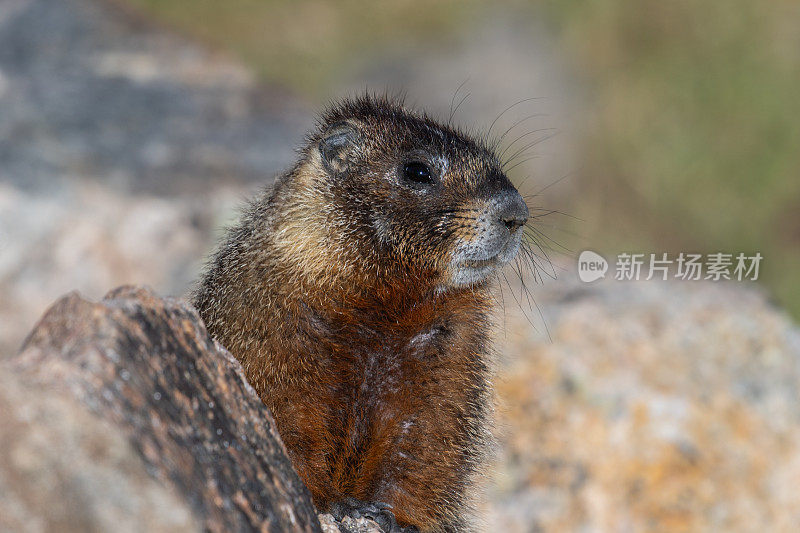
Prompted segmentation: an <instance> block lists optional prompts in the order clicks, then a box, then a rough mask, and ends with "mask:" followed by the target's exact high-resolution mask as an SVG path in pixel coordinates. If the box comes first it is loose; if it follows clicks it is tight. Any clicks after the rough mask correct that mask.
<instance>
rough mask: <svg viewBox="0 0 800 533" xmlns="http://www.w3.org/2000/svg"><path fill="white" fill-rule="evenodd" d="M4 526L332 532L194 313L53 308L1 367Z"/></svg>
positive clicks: (131, 306) (266, 417) (121, 301)
mask: <svg viewBox="0 0 800 533" xmlns="http://www.w3.org/2000/svg"><path fill="white" fill-rule="evenodd" d="M0 377H1V378H2V379H0V405H2V409H0V413H2V415H0V422H1V423H2V427H3V429H4V431H3V436H2V448H1V449H0V488H2V490H1V491H0V511H2V512H0V526H2V527H3V528H4V529H5V528H8V529H13V530H17V529H20V530H41V529H45V530H53V531H55V530H57V531H109V530H114V531H125V530H127V531H168V530H169V531H183V530H187V531H189V530H198V529H202V530H208V531H252V530H257V531H281V532H283V531H320V526H319V522H318V519H317V517H316V511H315V509H314V507H313V505H312V503H311V500H310V496H309V493H308V491H307V489H306V488H305V486H304V485H303V484H302V482H301V481H300V479H299V478H298V477H297V475H296V473H295V472H294V470H293V469H292V466H291V463H290V461H289V459H288V457H287V455H286V450H285V448H284V447H283V444H282V443H281V441H280V438H279V436H278V433H277V431H276V429H275V425H274V422H273V420H272V418H271V415H270V414H269V411H268V410H267V409H266V407H264V405H263V404H262V403H261V401H260V400H259V399H258V397H257V395H256V394H255V391H254V390H253V389H252V388H251V387H250V386H249V385H248V384H247V382H246V381H245V378H244V374H243V372H242V370H241V367H240V366H239V363H238V362H237V361H235V360H234V359H233V357H232V356H231V355H230V354H229V353H228V352H227V351H225V350H224V349H223V348H222V347H221V346H220V345H219V344H217V343H216V342H215V341H213V340H212V339H211V338H210V337H209V336H208V335H207V333H206V331H205V328H204V326H203V324H202V321H201V320H200V318H199V315H198V314H197V313H196V311H194V309H192V308H191V306H189V305H188V304H186V303H184V302H182V301H180V300H176V299H161V298H159V297H157V296H156V295H155V294H153V293H152V292H150V291H149V290H147V289H142V288H135V287H123V288H120V289H117V290H115V291H112V292H111V293H109V294H108V295H107V296H106V297H105V298H104V299H103V300H102V301H101V302H99V303H93V302H90V301H87V300H85V299H83V298H81V297H80V296H79V295H78V294H75V293H73V294H70V295H68V296H66V297H64V298H62V299H61V300H59V301H58V302H57V303H56V304H54V305H53V306H52V307H51V308H50V309H49V310H48V311H47V313H46V314H45V316H44V317H43V318H42V319H41V321H40V322H39V324H38V325H37V326H36V328H35V329H34V331H33V332H32V333H31V334H30V336H29V337H28V339H27V340H26V342H25V345H24V348H23V350H22V352H21V353H20V354H19V355H18V356H16V357H14V358H12V359H11V360H8V361H5V362H4V363H3V366H2V367H0Z"/></svg>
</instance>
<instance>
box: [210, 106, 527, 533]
mask: <svg viewBox="0 0 800 533" xmlns="http://www.w3.org/2000/svg"><path fill="white" fill-rule="evenodd" d="M527 220H528V208H527V206H526V204H525V202H524V200H523V198H522V197H521V196H520V194H519V193H518V192H517V190H516V189H515V188H514V186H513V185H512V184H511V182H510V181H509V179H508V178H507V177H506V175H505V174H504V172H503V168H502V165H501V163H500V161H499V158H498V156H497V155H496V154H495V152H494V151H493V150H492V149H490V148H489V147H488V145H487V143H486V142H484V141H481V140H478V139H476V138H473V137H471V136H469V135H467V134H465V133H464V132H462V131H459V130H457V129H456V128H454V127H451V126H449V125H444V124H440V123H437V122H436V121H434V120H433V119H431V118H430V117H428V116H427V115H424V114H421V113H417V112H414V111H410V110H408V109H406V108H404V107H403V105H402V103H401V102H398V101H395V100H393V99H390V98H387V97H375V96H364V97H360V98H356V99H351V100H346V101H344V102H342V103H340V104H338V105H335V106H332V107H331V108H330V109H329V110H328V111H327V112H325V113H324V114H323V115H322V117H321V119H320V121H319V127H318V129H317V130H316V131H315V132H313V133H311V134H310V135H309V136H308V138H307V143H306V145H305V147H304V148H302V150H301V151H300V154H299V161H298V162H297V163H296V165H295V166H294V167H293V168H292V169H291V170H290V171H289V172H287V173H286V174H284V175H283V176H281V177H280V178H278V179H277V180H276V183H275V185H274V187H272V188H271V189H268V190H266V191H265V192H264V193H263V194H262V195H261V196H260V197H258V198H257V199H255V201H253V202H252V203H250V204H249V207H247V208H246V210H245V212H244V213H243V216H242V217H241V220H240V221H239V223H238V225H236V226H235V227H233V228H231V229H230V230H229V232H228V234H227V236H226V237H225V238H224V240H223V242H222V244H221V246H220V248H219V250H218V251H217V252H216V253H215V255H213V257H212V258H211V260H210V262H209V264H208V266H207V271H206V272H205V274H204V276H203V277H202V279H201V281H200V284H199V287H198V289H197V291H196V293H195V295H194V302H195V305H196V306H197V308H198V309H199V311H200V314H201V315H202V317H203V319H204V321H205V323H206V326H207V327H208V330H209V332H210V333H211V334H212V335H213V336H214V337H215V338H217V339H218V340H219V341H220V342H221V343H222V344H223V345H224V346H225V347H226V348H227V349H228V350H230V352H231V353H232V354H233V355H234V356H235V357H237V358H238V359H239V360H240V361H241V363H242V365H243V367H244V370H245V372H246V375H247V378H248V379H249V380H250V383H251V384H252V385H253V387H254V388H255V390H256V391H257V392H258V394H259V395H260V396H261V399H262V400H263V401H264V403H265V404H266V405H267V406H268V407H269V409H270V410H271V411H272V414H273V415H274V418H275V421H276V423H277V426H278V430H279V432H280V435H281V437H282V438H283V441H284V443H285V444H286V448H287V449H288V451H289V455H290V457H291V460H292V462H293V464H294V466H295V467H296V469H297V472H298V473H299V475H300V477H301V478H302V479H303V481H304V482H305V483H306V484H307V485H308V488H309V489H310V492H311V494H312V496H313V499H314V503H315V504H316V505H317V507H318V508H319V509H320V510H321V511H331V512H334V513H335V514H336V513H339V514H341V513H348V512H350V513H352V514H354V515H356V516H358V513H357V512H358V511H360V512H361V513H362V514H365V513H366V514H367V515H369V516H371V515H370V511H373V512H374V513H378V514H383V515H384V517H383V518H386V516H385V515H386V514H389V513H387V510H388V509H391V512H392V513H393V514H394V517H395V518H396V521H397V522H396V523H397V524H399V526H400V527H401V528H408V529H407V530H408V531H411V530H414V529H415V528H418V529H419V530H420V531H423V532H427V531H463V530H465V529H468V528H469V525H468V524H469V519H468V517H469V513H468V512H467V507H468V505H467V504H468V500H469V495H468V493H467V489H468V488H469V486H470V480H471V478H472V477H473V473H474V472H475V470H476V467H477V465H478V464H479V462H480V460H481V458H482V456H483V455H484V452H485V447H486V446H485V444H486V443H487V442H488V439H487V437H488V435H489V433H488V429H487V426H488V424H487V419H488V415H489V411H490V409H491V403H492V400H491V393H490V389H489V350H490V348H489V335H490V329H491V327H490V326H491V322H490V320H491V316H490V315H491V309H490V307H491V303H492V295H491V292H490V291H491V284H492V281H493V280H494V278H495V277H496V276H494V274H496V273H497V272H498V270H499V269H500V268H501V267H502V266H503V265H505V264H506V263H508V262H509V261H511V260H512V259H513V258H514V257H515V255H516V254H517V252H518V249H519V247H520V242H521V238H522V233H523V231H522V230H521V228H522V227H523V226H524V225H525V223H526V221H527ZM374 513H373V514H374ZM392 520H394V518H392ZM391 529H398V528H397V526H396V525H394V524H393V525H392V526H391Z"/></svg>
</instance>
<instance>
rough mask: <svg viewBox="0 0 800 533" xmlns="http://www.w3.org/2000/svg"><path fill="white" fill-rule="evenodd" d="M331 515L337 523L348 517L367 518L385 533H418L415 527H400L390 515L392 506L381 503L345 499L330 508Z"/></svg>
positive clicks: (392, 514)
mask: <svg viewBox="0 0 800 533" xmlns="http://www.w3.org/2000/svg"><path fill="white" fill-rule="evenodd" d="M331 514H332V515H333V517H334V518H335V519H336V521H337V522H341V520H342V518H344V517H345V516H349V517H351V518H356V519H358V518H361V517H364V518H369V519H370V520H372V521H374V522H375V523H376V524H378V526H380V528H381V529H382V530H383V531H384V532H385V533H418V532H419V529H417V527H416V526H408V527H400V526H399V525H397V520H396V519H395V517H394V513H392V506H391V505H389V504H388V503H383V502H362V501H361V500H357V499H355V498H345V499H344V500H342V501H341V502H338V503H335V504H334V505H333V506H332V507H331Z"/></svg>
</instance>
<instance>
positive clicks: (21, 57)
mask: <svg viewBox="0 0 800 533" xmlns="http://www.w3.org/2000/svg"><path fill="white" fill-rule="evenodd" d="M365 90H373V91H377V92H383V91H388V92H389V93H390V94H402V95H405V98H406V102H407V103H408V104H409V105H411V106H413V107H417V108H420V109H425V110H428V111H430V112H431V113H432V114H434V115H435V116H439V117H441V118H443V119H447V117H449V116H450V113H451V112H453V113H454V117H455V118H454V121H455V123H456V124H459V125H461V126H463V127H464V128H466V129H469V130H473V131H478V132H487V131H489V128H490V126H491V133H492V134H494V135H495V136H497V137H500V136H503V135H504V134H505V135H504V137H503V142H502V143H501V150H504V151H505V157H506V159H513V162H512V164H510V165H509V166H511V167H513V169H512V170H511V171H510V175H511V177H512V179H513V180H514V181H515V183H517V185H518V186H519V188H520V189H521V190H522V192H523V194H525V195H531V196H530V198H531V204H532V205H534V206H537V207H541V208H542V209H545V210H553V211H554V212H553V213H550V214H548V215H546V216H543V217H542V218H541V220H539V221H538V226H537V228H538V229H539V230H540V231H541V232H542V233H543V236H541V237H540V239H539V241H540V242H539V244H541V245H542V248H543V249H542V256H544V255H545V254H547V258H548V259H550V260H551V261H552V266H551V265H550V262H549V261H546V260H543V261H542V266H543V267H546V268H545V270H544V275H542V274H543V272H541V271H540V272H523V273H522V278H524V280H521V279H519V276H516V274H513V275H510V276H508V280H509V283H508V284H507V285H506V286H505V288H504V289H503V290H504V293H503V294H501V296H502V301H503V302H504V303H505V305H503V306H502V310H501V311H499V312H498V321H499V323H500V324H501V326H502V327H501V328H500V329H501V332H500V335H499V339H498V341H499V346H500V350H499V352H500V354H499V355H500V357H499V359H500V362H499V365H498V380H497V385H498V390H499V398H498V435H499V444H500V446H499V450H498V453H497V458H496V461H495V462H496V464H495V465H494V466H493V468H492V469H491V472H490V473H489V474H487V479H486V480H485V483H484V485H485V488H486V497H485V498H484V500H485V502H484V503H482V504H481V505H482V506H483V507H484V512H483V514H484V516H485V522H486V523H485V528H486V530H488V531H512V532H514V531H577V530H580V531H709V530H726V531H756V530H761V529H763V528H764V527H769V528H770V531H791V530H793V528H794V527H796V524H797V523H800V494H798V491H797V486H798V484H800V438H798V437H800V430H799V429H798V428H800V425H799V424H798V422H800V407H798V406H800V401H799V400H800V395H799V394H798V390H799V385H800V331H799V330H798V327H797V326H796V320H797V319H798V318H800V275H798V272H799V271H800V120H799V119H800V98H798V95H800V4H799V3H798V2H797V1H796V0H773V1H770V2H758V3H756V2H750V1H746V0H726V1H721V0H720V1H701V0H673V1H670V2H663V1H657V0H638V1H635V2H634V1H625V0H592V1H589V0H561V1H558V0H538V1H537V0H532V1H527V2H523V1H510V2H489V1H486V0H463V1H446V0H445V1H437V2H425V3H423V2H410V1H407V0H403V1H401V0H390V1H385V2H372V3H364V2H355V1H349V0H348V1H342V2H329V1H322V0H295V1H288V0H287V1H284V0H227V1H226V2H219V1H214V0H191V1H189V0H59V1H58V2H55V1H52V0H0V295H1V296H0V353H3V354H6V353H12V352H14V351H16V350H17V349H18V347H19V345H20V344H21V342H22V340H23V339H24V336H25V333H26V332H27V331H29V330H30V329H31V327H32V326H33V324H34V323H35V321H36V319H37V317H38V316H40V315H41V313H42V312H43V311H44V309H45V308H46V307H47V306H48V305H49V304H50V303H52V302H53V300H54V299H55V298H57V297H58V296H60V295H62V294H64V293H65V292H68V291H71V290H79V291H81V292H82V293H84V294H86V295H88V296H91V297H95V298H97V297H101V296H102V294H103V293H104V292H106V291H107V290H108V289H110V288H112V287H114V286H117V285H119V284H122V283H145V284H148V285H151V286H153V287H154V288H155V289H156V290H158V291H159V292H161V293H162V294H177V295H180V294H185V293H186V291H187V290H188V289H189V288H190V286H191V283H192V281H193V280H194V279H195V278H196V276H197V274H198V272H199V269H200V268H201V265H202V261H203V257H204V256H205V254H207V253H208V251H209V250H210V249H211V247H212V246H213V244H214V242H215V239H216V238H217V237H218V236H219V234H220V229H221V228H222V227H223V226H224V225H225V224H226V223H229V222H231V221H232V219H233V218H234V217H235V216H236V207H237V205H239V204H240V202H241V201H242V199H243V198H246V197H247V196H248V195H250V194H252V192H253V191H254V190H256V189H258V188H260V187H263V186H264V185H265V184H268V183H270V182H271V180H272V178H273V177H274V176H275V175H276V174H277V173H280V172H281V171H282V170H283V169H285V168H286V167H287V166H288V165H290V164H291V162H292V160H293V157H294V151H293V150H294V149H295V148H297V147H298V146H299V144H300V143H301V142H302V138H303V134H304V132H305V131H306V130H307V129H309V128H310V127H312V126H313V124H314V114H315V113H316V112H317V111H318V110H319V109H320V108H321V107H323V106H325V105H326V104H327V103H328V102H330V101H331V100H335V99H336V98H339V97H343V96H347V95H353V94H358V93H361V92H363V91H365ZM584 249H591V250H594V251H597V252H600V253H602V254H603V255H605V256H606V257H607V258H609V259H610V260H611V261H612V262H613V258H614V256H615V255H616V254H618V253H620V252H623V251H627V252H639V253H647V254H649V253H659V254H660V253H664V252H667V253H670V254H677V253H679V252H698V253H714V252H727V253H734V254H736V253H739V252H744V253H746V254H748V255H750V254H754V253H756V252H760V253H761V254H762V256H763V258H764V259H763V262H762V264H761V272H760V277H759V281H758V283H757V284H752V283H740V282H737V283H733V282H730V283H711V282H678V281H670V282H661V281H653V282H647V283H645V282H642V283H634V282H627V283H625V282H614V281H613V280H611V279H606V280H603V281H600V282H597V283H595V284H591V285H589V284H583V283H580V282H579V281H578V280H577V278H576V276H575V265H576V258H577V254H578V253H579V252H580V251H581V250H584ZM612 268H613V267H612ZM547 273H549V274H550V275H551V276H552V277H555V278H557V279H555V280H553V279H550V276H548V275H547ZM540 277H542V278H544V279H543V280H542V281H544V283H542V284H540V285H532V282H534V281H537V279H536V278H540ZM607 277H611V276H607ZM523 281H524V282H525V286H523ZM526 289H527V290H526Z"/></svg>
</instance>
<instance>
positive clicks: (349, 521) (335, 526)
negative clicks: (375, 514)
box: [319, 513, 383, 533]
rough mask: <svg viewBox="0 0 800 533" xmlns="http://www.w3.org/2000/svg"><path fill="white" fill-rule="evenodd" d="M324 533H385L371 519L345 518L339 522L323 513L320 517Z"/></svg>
mask: <svg viewBox="0 0 800 533" xmlns="http://www.w3.org/2000/svg"><path fill="white" fill-rule="evenodd" d="M319 523H320V524H321V525H322V533H383V530H382V529H381V528H380V526H378V524H376V523H375V522H374V521H372V520H370V519H369V518H363V517H362V518H351V517H349V516H345V517H344V518H342V521H341V522H337V521H336V519H335V518H334V517H333V515H330V514H328V513H322V514H320V515H319Z"/></svg>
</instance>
